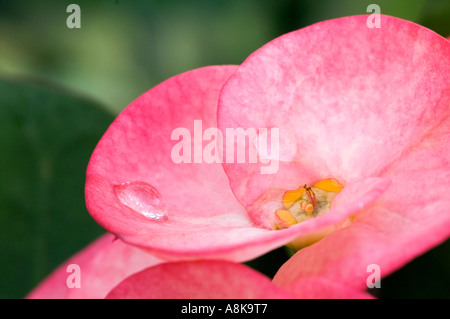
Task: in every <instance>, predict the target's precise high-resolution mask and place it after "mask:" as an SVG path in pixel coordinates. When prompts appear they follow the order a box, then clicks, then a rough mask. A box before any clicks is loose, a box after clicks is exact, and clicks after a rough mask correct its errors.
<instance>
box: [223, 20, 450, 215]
mask: <svg viewBox="0 0 450 319" xmlns="http://www.w3.org/2000/svg"><path fill="white" fill-rule="evenodd" d="M367 18H368V16H366V15H364V16H351V17H345V18H339V19H334V20H329V21H324V22H320V23H317V24H314V25H312V26H309V27H306V28H304V29H301V30H298V31H294V32H291V33H288V34H286V35H283V36H281V37H279V38H277V39H275V40H273V41H271V42H269V43H268V44H266V45H265V46H263V47H262V48H261V49H259V50H257V51H256V52H254V53H253V54H252V55H251V56H250V57H249V58H248V59H247V60H245V61H244V62H243V64H242V65H241V66H240V67H239V69H238V70H237V71H236V72H235V73H234V74H233V75H232V76H231V77H230V79H229V80H228V81H227V82H226V83H225V85H224V87H223V90H222V92H221V95H220V100H219V110H218V124H219V128H220V129H221V130H224V129H226V128H237V127H242V128H256V129H260V128H268V129H269V128H278V129H279V130H280V132H283V133H280V135H281V136H284V138H282V139H280V146H279V148H280V154H279V155H280V156H279V158H280V162H279V170H278V172H277V173H275V174H261V173H260V169H261V167H263V166H265V165H267V164H263V163H261V161H262V159H260V161H259V162H258V163H256V164H253V163H247V164H239V165H238V164H234V163H225V164H224V167H225V171H226V173H227V175H228V176H229V178H230V185H231V188H232V190H233V192H234V194H235V195H236V197H237V198H238V200H240V201H241V203H243V205H244V206H246V207H253V206H252V205H253V204H254V203H255V202H257V201H258V200H259V199H260V198H264V197H265V196H267V195H266V192H267V191H268V189H270V188H280V189H294V188H297V187H299V186H301V185H303V184H304V183H311V182H315V181H317V180H320V179H323V178H327V177H334V178H336V179H338V180H339V181H341V182H342V183H344V184H348V183H351V182H353V181H355V180H357V179H363V178H365V177H369V176H377V175H380V174H381V173H382V172H383V171H384V170H385V169H386V168H387V167H388V166H389V165H391V164H392V162H393V161H394V160H395V159H396V158H398V157H399V156H401V154H402V153H403V152H404V151H405V150H407V149H408V148H409V147H410V146H411V145H413V144H414V143H415V142H416V141H417V140H419V139H421V138H422V136H423V135H424V134H425V133H426V132H427V131H428V130H429V129H430V128H432V127H433V126H435V125H436V124H437V123H438V122H439V121H440V119H442V117H444V116H446V115H447V114H448V112H449V107H448V101H449V100H448V96H449V90H450V81H449V74H450V61H449V57H450V45H449V43H448V41H447V40H446V39H445V38H443V37H441V36H439V35H438V34H436V33H434V32H433V31H431V30H429V29H427V28H425V27H422V26H420V25H417V24H415V23H412V22H409V21H405V20H402V19H398V18H394V17H390V16H385V15H382V16H381V23H382V27H381V28H373V29H371V28H369V27H368V26H367ZM253 213H254V212H253V211H252V210H251V211H250V214H253Z"/></svg>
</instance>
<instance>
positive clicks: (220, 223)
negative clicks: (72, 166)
mask: <svg viewBox="0 0 450 319" xmlns="http://www.w3.org/2000/svg"><path fill="white" fill-rule="evenodd" d="M234 70H235V67H234V66H215V67H206V68H201V69H197V70H193V71H189V72H186V73H184V74H181V75H178V76H176V77H173V78H171V79H169V80H167V81H165V82H163V83H162V84H160V85H158V86H156V87H155V88H153V89H151V90H150V91H148V92H147V93H145V94H143V95H142V96H141V97H139V98H138V99H137V100H136V101H134V102H133V103H132V104H131V105H130V106H129V107H128V108H127V109H125V110H124V111H123V112H122V113H121V114H120V115H119V116H118V117H117V119H116V120H115V121H114V123H113V124H112V125H111V127H110V128H109V129H108V131H107V132H106V133H105V134H104V136H103V138H102V139H101V141H100V142H99V144H98V146H97V147H96V149H95V151H94V153H93V155H92V157H91V160H90V163H89V166H88V169H87V181H86V203H87V208H88V210H89V212H90V213H91V215H92V216H93V218H94V219H95V220H97V222H98V223H100V224H101V225H102V226H103V227H105V228H106V229H107V230H109V231H110V232H112V233H114V234H116V235H117V236H119V237H120V238H122V239H123V240H125V241H126V242H128V243H132V244H134V245H138V246H141V247H145V248H146V249H148V250H150V251H152V253H155V254H158V255H159V256H161V257H164V258H168V259H193V258H197V257H198V256H208V257H221V256H228V257H227V258H230V259H237V260H240V261H241V260H244V259H251V258H253V257H255V255H259V254H262V253H263V252H266V251H267V250H268V249H271V248H270V247H269V248H265V247H262V245H260V247H257V248H254V249H253V250H251V251H249V250H246V249H245V248H242V246H245V245H246V243H247V241H248V237H252V236H253V237H254V234H252V231H255V232H256V234H257V235H259V233H260V231H259V230H254V227H253V225H252V223H251V221H250V219H249V218H248V215H247V212H246V210H245V209H244V208H243V207H242V206H241V205H240V204H239V203H238V202H237V201H236V199H235V197H234V195H233V194H232V193H231V190H230V188H229V185H228V178H227V176H226V175H225V173H224V172H223V168H222V165H221V163H220V162H219V163H205V162H202V163H194V162H192V163H183V162H182V163H176V162H175V161H174V159H173V158H172V151H173V146H174V145H175V144H176V143H177V142H174V141H173V140H172V133H173V132H174V130H175V129H178V128H181V129H187V130H189V132H191V134H192V135H193V136H192V139H193V141H192V144H193V145H194V147H193V149H192V151H193V153H195V152H196V150H195V149H194V148H195V145H196V144H195V142H196V141H197V140H196V139H198V138H200V143H202V133H203V132H202V130H204V129H205V130H206V129H207V128H216V127H217V125H216V110H217V108H216V105H217V99H218V94H219V90H220V89H221V87H222V84H223V83H224V81H225V80H226V79H227V78H228V76H229V75H230V74H231V73H232V72H233V71H234ZM196 120H197V121H201V122H197V123H201V125H202V128H200V129H199V130H200V133H199V134H200V135H199V134H198V132H196V127H195V123H194V121H196ZM196 134H197V135H196ZM204 144H205V142H203V145H202V146H205V145H204ZM189 145H191V142H189ZM197 145H198V144H197ZM193 156H195V154H193ZM194 159H195V158H194ZM134 181H140V182H145V183H147V184H150V185H152V186H153V187H155V188H156V189H157V190H158V191H159V193H160V194H161V195H162V197H163V198H164V200H165V203H166V204H167V213H168V218H167V219H165V220H161V221H155V220H152V219H150V218H146V217H144V216H143V215H141V214H139V213H137V212H136V211H134V210H132V209H130V208H129V207H127V206H126V205H124V203H123V202H121V201H120V200H119V199H118V197H117V196H116V194H115V192H114V186H115V185H121V184H122V183H126V182H134Z"/></svg>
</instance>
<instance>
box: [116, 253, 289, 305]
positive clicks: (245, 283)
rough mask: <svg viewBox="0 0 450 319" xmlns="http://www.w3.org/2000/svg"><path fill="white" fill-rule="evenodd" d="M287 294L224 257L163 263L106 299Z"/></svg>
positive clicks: (202, 297)
mask: <svg viewBox="0 0 450 319" xmlns="http://www.w3.org/2000/svg"><path fill="white" fill-rule="evenodd" d="M289 297H290V295H289V294H287V293H286V292H284V291H283V290H282V289H280V288H278V287H276V286H275V285H273V284H272V282H271V280H270V279H269V278H267V277H265V276H264V275H262V274H260V273H258V272H256V271H254V270H252V269H250V268H249V267H247V266H244V265H241V264H236V263H231V262H225V261H190V262H174V263H165V264H161V265H159V266H156V267H151V268H147V269H145V270H143V271H141V272H139V273H137V274H135V275H132V276H130V277H128V278H127V279H125V280H124V281H122V282H121V283H120V284H119V285H118V286H117V287H115V288H114V289H113V290H112V291H111V292H110V293H109V294H108V296H107V298H110V299H137V298H139V299H254V298H256V299H267V298H270V299H275V298H289Z"/></svg>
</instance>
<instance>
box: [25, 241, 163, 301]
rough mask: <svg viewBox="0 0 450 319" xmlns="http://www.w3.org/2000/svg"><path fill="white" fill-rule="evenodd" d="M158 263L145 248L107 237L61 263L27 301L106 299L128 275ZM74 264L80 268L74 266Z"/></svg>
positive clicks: (28, 296) (32, 292)
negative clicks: (143, 249)
mask: <svg viewBox="0 0 450 319" xmlns="http://www.w3.org/2000/svg"><path fill="white" fill-rule="evenodd" d="M159 263H161V260H159V259H157V258H155V257H154V256H152V255H150V254H148V253H147V252H144V251H142V249H139V248H137V247H134V246H131V245H127V244H125V243H123V242H122V241H121V240H120V239H117V238H115V236H114V235H112V234H105V235H103V236H101V237H100V238H98V239H97V240H95V241H94V242H92V243H91V244H90V245H88V246H87V247H86V248H84V249H83V250H81V251H80V252H78V253H77V254H75V255H74V256H73V257H71V258H69V259H68V260H67V261H66V262H64V263H63V264H61V265H60V266H59V267H58V268H57V269H56V270H55V271H53V272H52V273H51V274H50V275H49V276H48V277H47V278H45V279H44V280H43V281H42V282H41V283H40V284H39V285H38V286H37V287H36V288H34V289H33V290H32V291H31V292H30V293H29V294H28V295H27V298H28V299H100V298H105V297H106V295H107V294H108V293H109V292H110V291H111V289H113V288H114V287H115V286H116V285H117V284H119V283H120V282H121V281H122V280H124V279H125V278H127V277H128V276H130V275H132V274H134V273H136V272H139V271H141V270H143V269H145V268H147V267H150V266H154V265H157V264H159ZM73 265H74V266H76V267H77V268H74V267H71V266H73ZM75 271H77V273H75ZM75 276H79V277H78V278H75ZM72 277H73V278H72ZM74 283H76V284H79V286H75V285H73V284H74Z"/></svg>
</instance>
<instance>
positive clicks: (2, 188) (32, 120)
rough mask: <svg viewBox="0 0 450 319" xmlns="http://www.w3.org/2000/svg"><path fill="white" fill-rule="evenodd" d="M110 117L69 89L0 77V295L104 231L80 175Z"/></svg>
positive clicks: (25, 286)
mask: <svg viewBox="0 0 450 319" xmlns="http://www.w3.org/2000/svg"><path fill="white" fill-rule="evenodd" d="M113 118H114V116H113V115H112V114H109V113H108V112H107V111H105V110H104V109H103V108H101V107H100V106H99V105H98V104H97V103H95V102H93V101H90V100H88V99H84V98H81V97H78V96H76V95H74V94H73V93H69V92H66V91H64V90H61V89H57V88H55V87H51V86H48V85H47V86H44V85H41V84H37V83H31V82H28V83H25V82H18V81H10V80H5V79H1V78H0V181H1V182H0V255H1V259H0V298H23V297H24V296H25V295H26V294H27V293H28V292H29V291H30V290H31V289H32V288H33V287H34V286H35V285H37V284H38V283H39V282H40V281H41V280H42V279H44V277H45V276H46V275H47V274H49V273H50V272H51V271H52V270H53V269H54V268H56V267H57V266H58V265H59V264H60V263H62V262H63V261H64V260H65V259H67V258H68V257H70V256H71V255H72V254H74V253H75V252H77V251H78V250H79V249H81V248H82V247H83V246H85V245H87V244H88V243H89V242H90V241H91V240H93V239H94V238H96V237H98V236H100V235H101V234H102V233H104V230H103V229H102V228H101V227H100V226H99V225H98V224H97V223H96V222H95V221H94V220H93V219H92V218H91V217H90V215H89V213H88V212H87V210H86V206H85V200H84V183H85V172H86V167H87V164H88V161H89V158H90V155H91V153H92V151H93V150H94V148H95V145H96V144H97V142H98V141H99V139H100V138H101V136H102V134H103V133H104V132H105V130H106V129H107V127H108V125H109V124H110V123H111V122H112V120H113Z"/></svg>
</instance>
